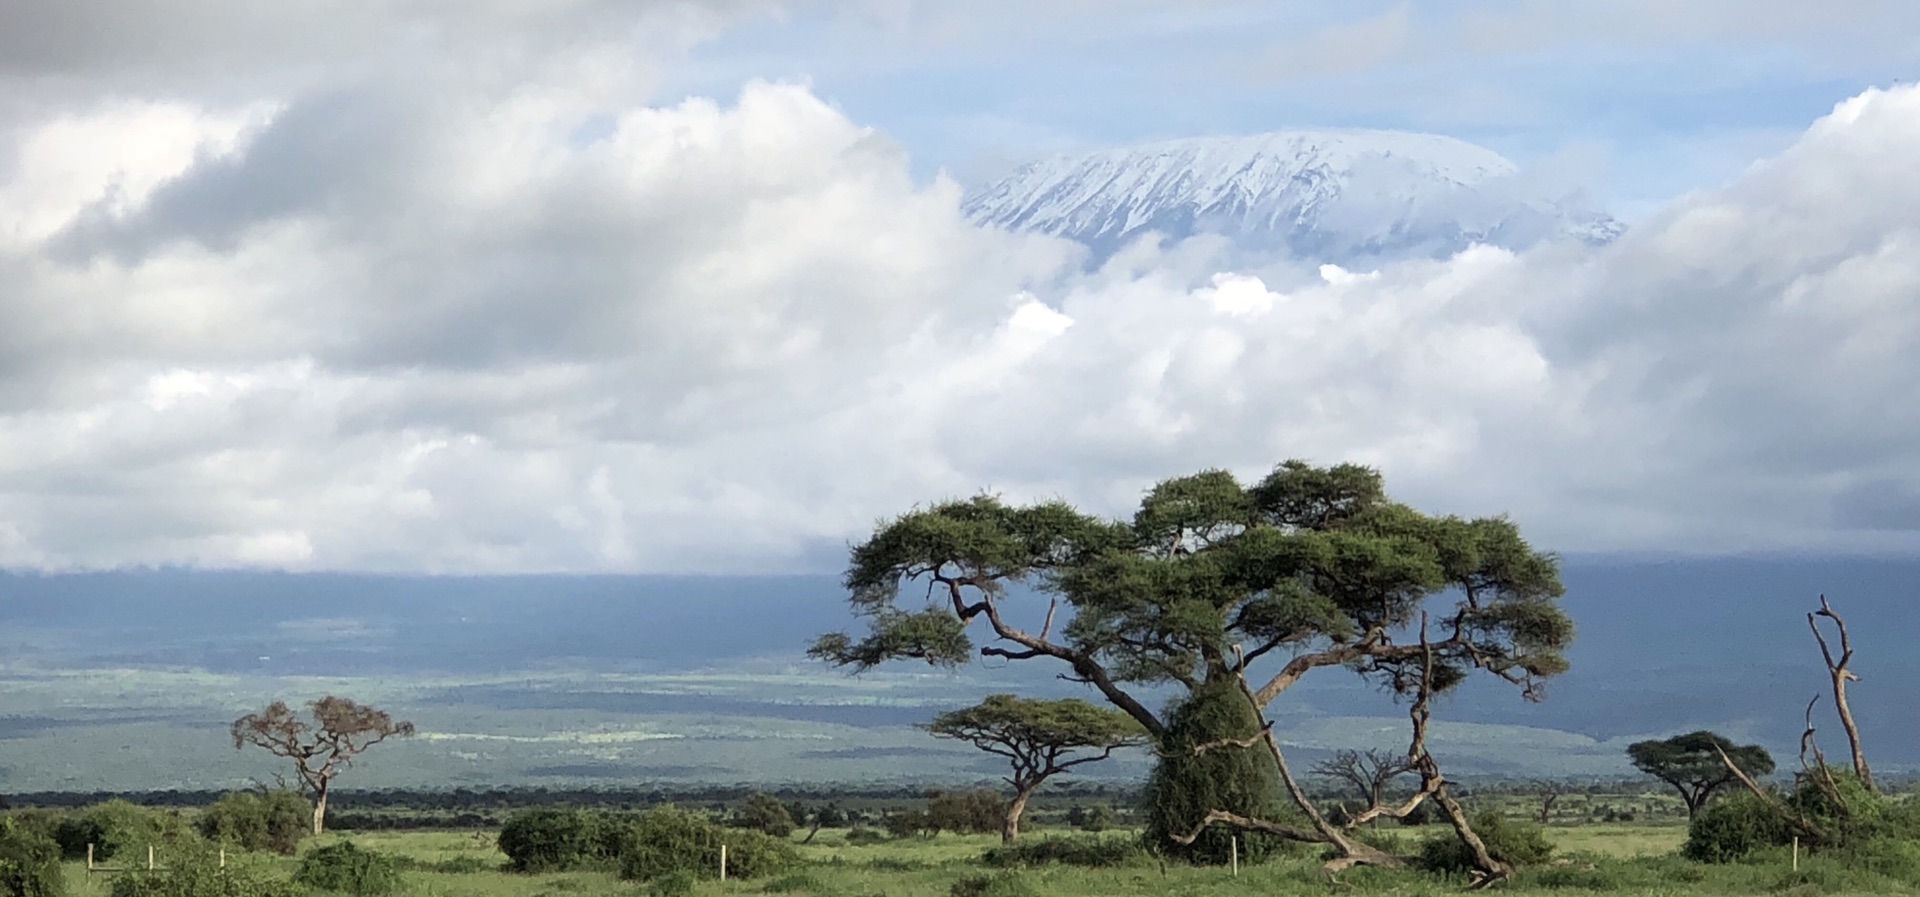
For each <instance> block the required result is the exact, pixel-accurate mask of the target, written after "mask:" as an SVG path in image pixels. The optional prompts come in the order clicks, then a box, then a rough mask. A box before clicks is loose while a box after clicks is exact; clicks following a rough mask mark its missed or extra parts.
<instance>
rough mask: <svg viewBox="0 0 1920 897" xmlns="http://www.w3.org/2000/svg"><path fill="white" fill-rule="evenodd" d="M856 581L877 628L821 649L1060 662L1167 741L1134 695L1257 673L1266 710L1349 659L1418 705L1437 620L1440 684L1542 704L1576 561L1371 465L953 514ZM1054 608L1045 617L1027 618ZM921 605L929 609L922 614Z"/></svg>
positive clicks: (922, 515)
mask: <svg viewBox="0 0 1920 897" xmlns="http://www.w3.org/2000/svg"><path fill="white" fill-rule="evenodd" d="M845 582H846V586H847V588H848V591H849V593H850V601H851V604H852V606H853V611H854V614H855V615H856V616H858V617H861V618H864V619H865V621H866V622H867V624H868V625H867V631H866V632H865V633H864V634H861V635H858V636H855V635H852V634H848V633H832V634H828V635H826V636H822V637H821V638H820V639H819V640H818V641H816V642H815V643H814V645H813V647H812V650H811V652H810V653H812V654H813V655H814V656H815V657H818V658H821V659H824V660H827V661H829V662H832V663H835V664H841V665H846V666H850V667H853V668H854V669H856V670H864V669H868V668H871V667H873V666H877V665H879V664H881V663H885V662H887V661H890V660H896V659H920V660H924V661H926V662H928V663H932V664H935V665H947V666H951V665H958V664H962V663H965V662H967V661H969V660H970V659H971V658H972V657H974V656H986V657H1000V658H1006V659H1009V660H1027V659H1033V658H1041V657H1046V658H1052V659H1054V660H1055V661H1058V662H1061V663H1064V664H1065V665H1067V666H1068V668H1069V672H1068V673H1066V674H1064V675H1065V676H1066V677H1067V678H1070V679H1073V680H1077V681H1081V682H1084V683H1086V684H1089V685H1091V686H1093V687H1094V688H1095V689H1097V690H1099V691H1100V692H1101V694H1102V695H1103V696H1104V697H1105V698H1106V699H1107V700H1108V701H1110V702H1111V703H1112V704H1113V705H1114V706H1115V707H1117V708H1119V709H1120V710H1122V711H1125V712H1126V713H1127V714H1128V715H1130V716H1132V717H1133V718H1134V719H1135V720H1136V721H1138V722H1139V723H1140V724H1141V726H1142V727H1143V728H1145V729H1146V730H1147V731H1148V732H1149V733H1150V734H1151V735H1152V736H1153V737H1154V738H1156V739H1158V738H1160V737H1161V736H1163V735H1164V734H1165V731H1166V727H1165V725H1164V723H1163V721H1162V720H1161V719H1160V718H1159V716H1158V715H1157V714H1156V713H1154V712H1153V711H1152V710H1150V709H1149V708H1148V707H1147V706H1146V705H1145V704H1143V703H1142V702H1141V701H1139V700H1138V699H1136V698H1135V697H1134V696H1133V694H1132V693H1131V692H1130V691H1129V690H1128V689H1129V687H1131V686H1134V685H1138V684H1162V683H1179V684H1180V685H1182V686H1185V687H1186V688H1188V689H1189V690H1191V689H1193V688H1196V687H1198V686H1199V685H1200V684H1202V683H1204V682H1206V681H1211V680H1215V679H1218V678H1221V677H1223V676H1227V675H1233V674H1239V673H1251V670H1252V669H1253V668H1255V667H1256V666H1257V667H1259V668H1260V669H1261V670H1262V672H1260V673H1259V674H1258V676H1257V677H1256V678H1252V680H1251V681H1254V682H1257V683H1260V684H1259V685H1258V686H1257V687H1256V689H1255V695H1256V701H1257V702H1258V704H1259V705H1260V706H1263V707H1264V706H1265V705H1266V704H1267V703H1269V702H1271V701H1272V700H1273V699H1274V698H1276V697H1278V696H1279V695H1280V694H1281V693H1283V692H1285V691H1286V690H1287V689H1288V688H1289V687H1291V686H1292V685H1293V684H1294V683H1295V682H1297V681H1298V680H1299V679H1300V678H1301V677H1302V676H1304V675H1305V674H1306V673H1308V672H1310V671H1312V670H1314V669H1318V668H1321V667H1330V666H1345V667H1348V668H1350V669H1352V670H1354V671H1356V672H1358V673H1360V674H1361V675H1364V676H1367V677H1369V678H1372V679H1374V680H1376V681H1377V682H1379V683H1380V684H1382V685H1384V686H1386V687H1387V688H1389V689H1391V690H1395V691H1397V692H1400V693H1402V694H1407V693H1410V692H1411V691H1412V690H1413V689H1414V688H1415V686H1416V683H1417V681H1418V679H1419V678H1420V676H1421V675H1422V674H1423V664H1424V663H1425V660H1426V653H1425V649H1423V648H1422V647H1421V645H1419V644H1418V643H1417V641H1416V638H1415V637H1412V636H1410V634H1409V633H1410V632H1411V630H1412V628H1413V627H1414V626H1415V625H1416V624H1417V623H1418V622H1419V620H1420V617H1421V614H1422V613H1423V612H1426V613H1428V614H1429V616H1430V618H1431V620H1432V623H1433V627H1434V630H1435V631H1436V633H1437V637H1436V638H1435V639H1434V640H1433V641H1432V642H1431V648H1432V651H1433V661H1434V664H1433V666H1434V672H1433V684H1434V687H1435V689H1436V690H1441V691H1444V690H1445V689H1447V688H1450V687H1452V686H1453V685H1456V684H1458V683H1459V682H1460V681H1462V680H1463V679H1464V678H1465V677H1466V675H1467V673H1468V672H1469V671H1470V670H1472V669H1475V668H1478V669H1483V670H1486V671H1488V672H1490V673H1492V674H1494V675H1497V676H1499V677H1501V678H1503V679H1505V680H1507V681H1509V682H1512V683H1514V684H1516V685H1518V686H1519V687H1520V688H1521V689H1522V693H1523V694H1524V695H1525V696H1526V697H1527V698H1529V699H1537V698H1538V697H1539V696H1540V694H1541V686H1542V682H1543V680H1545V679H1547V678H1549V677H1551V676H1553V675H1555V674H1558V673H1560V672H1562V671H1564V670H1565V669H1566V668H1567V662H1566V659H1565V656H1564V654H1563V651H1564V649H1565V647H1566V646H1567V645H1568V644H1569V643H1570V642H1571V640H1572V637H1573V625H1572V622H1571V621H1570V620H1569V619H1568V618H1567V616H1566V614H1565V613H1564V612H1563V611H1562V610H1561V609H1560V607H1559V605H1558V603H1557V599H1558V598H1559V596H1560V595H1561V594H1562V591H1563V589H1562V587H1561V584H1560V580H1559V573H1558V564H1557V562H1556V560H1555V559H1554V558H1553V557H1552V556H1551V555H1548V554H1544V553H1541V552H1537V551H1534V550H1533V549H1532V548H1531V547H1530V546H1529V545H1528V544H1527V543H1526V541H1525V540H1524V539H1522V538H1521V536H1520V532H1519V529H1518V528H1517V527H1516V526H1514V525H1513V524H1512V523H1511V522H1509V521H1508V520H1506V519H1504V518H1498V517H1495V518H1478V519H1471V520H1469V519H1462V518H1458V517H1436V516H1430V515H1426V514H1422V513H1420V512H1418V511H1415V510H1413V509H1412V508H1409V507H1407V506H1405V505H1402V504H1399V503H1396V502H1393V501H1391V500H1389V499H1388V498H1387V497H1386V495H1385V492H1384V488H1383V485H1382V481H1381V477H1380V475H1379V473H1378V472H1377V471H1374V470H1372V469H1370V468H1366V467H1361V466H1358V465H1351V464H1343V465H1337V466H1334V467H1328V468H1318V467H1313V466H1311V465H1308V464H1306V463H1305V462H1301V461H1289V462H1286V463H1284V464H1281V465H1280V466H1278V467H1276V468H1275V469H1274V470H1273V472H1272V473H1270V474H1269V475H1268V476H1266V477H1265V478H1264V479H1262V480H1260V481H1259V482H1257V483H1254V484H1252V485H1244V484H1242V483H1240V482H1239V481H1238V480H1236V479H1235V478H1234V476H1233V475H1232V474H1230V473H1228V472H1226V471H1221V470H1207V471H1202V472H1200V473H1197V474H1194V475H1191V476H1185V477H1178V478H1174V479H1170V480H1166V481H1164V482H1161V483H1159V484H1158V485H1156V486H1154V487H1153V488H1152V489H1151V490H1149V491H1148V492H1147V494H1146V496H1145V497H1144V498H1143V499H1142V501H1141V503H1140V506H1139V508H1138V510H1137V511H1136V512H1135V513H1134V515H1133V518H1132V519H1131V520H1108V519H1102V518H1099V517H1096V516H1093V515H1088V514H1084V513H1082V512H1080V511H1078V510H1076V509H1075V508H1073V507H1071V506H1069V505H1067V504H1065V503H1063V502H1058V501H1053V502H1042V503H1038V504H1032V505H1009V504H1007V503H1005V502H1003V501H1001V500H1000V499H999V498H997V497H993V496H985V495H983V496H977V497H975V498H971V499H967V500H963V501H949V502H943V503H940V504H936V505H933V506H931V507H927V508H922V509H916V510H913V511H910V512H908V513H906V514H904V515H902V516H900V517H898V518H895V519H893V520H890V521H886V522H884V523H883V524H882V525H881V526H880V527H878V529H877V530H876V531H875V532H874V534H873V536H872V537H871V538H869V539H868V540H867V541H866V542H864V543H861V544H859V545H857V546H855V547H854V549H853V552H852V559H851V563H850V565H849V567H848V570H847V574H846V580H845ZM1015 587H1019V588H1018V589H1016V588H1015ZM1035 594H1037V596H1038V597H1039V598H1040V599H1041V600H1043V601H1050V602H1051V604H1049V605H1047V609H1046V610H1044V611H1042V610H1040V609H1039V608H1038V607H1037V606H1033V607H1032V609H1030V610H1027V611H1025V612H1021V609H1020V608H1018V607H1015V606H1014V605H1015V604H1016V603H1017V602H1019V601H1023V600H1025V599H1026V598H1027V597H1028V596H1029V595H1035ZM916 595H924V596H925V598H926V602H925V604H924V605H923V606H921V607H918V608H912V607H907V606H903V605H904V604H906V603H907V601H909V600H911V597H912V596H916ZM1443 596H1444V599H1443ZM1443 600H1444V601H1445V602H1446V603H1445V604H1444V606H1437V605H1441V604H1442V603H1443ZM1043 613H1044V617H1042V614H1043ZM1016 621H1017V622H1016ZM976 636H978V637H981V638H983V639H984V640H985V643H984V644H981V645H979V646H977V647H976V645H975V642H974V639H975V638H976ZM1236 648H1237V649H1238V651H1237V652H1236V650H1235V649H1236Z"/></svg>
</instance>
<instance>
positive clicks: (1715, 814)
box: [1680, 792, 1793, 863]
mask: <svg viewBox="0 0 1920 897" xmlns="http://www.w3.org/2000/svg"><path fill="white" fill-rule="evenodd" d="M1791 840H1793V826H1792V824H1791V823H1790V822H1788V821H1787V818H1786V817H1785V816H1782V815H1781V814H1780V811H1778V810H1776V809H1774V808H1773V807H1772V806H1769V805H1768V804H1767V802H1766V801H1764V800H1761V799H1760V798H1759V797H1757V796H1755V795H1753V794H1750V793H1746V792H1742V793H1740V794H1735V795H1731V796H1729V797H1727V798H1725V799H1723V800H1721V801H1720V802H1719V803H1716V804H1714V805H1713V806H1710V807H1708V808H1706V809H1705V810H1703V811H1701V812H1700V813H1698V814H1696V815H1695V816H1694V817H1693V821H1692V822H1690V823H1688V825H1687V843H1686V846H1685V847H1682V848H1681V849H1680V852H1681V854H1682V855H1683V856H1685V857H1686V858H1687V859H1690V860H1694V861H1696V862H1702V863H1730V862H1733V861H1734V860H1737V859H1740V858H1741V857H1744V856H1746V855H1747V854H1749V853H1752V852H1753V851H1754V850H1755V849H1758V848H1760V847H1764V846H1769V845H1776V844H1786V843H1788V842H1789V841H1791Z"/></svg>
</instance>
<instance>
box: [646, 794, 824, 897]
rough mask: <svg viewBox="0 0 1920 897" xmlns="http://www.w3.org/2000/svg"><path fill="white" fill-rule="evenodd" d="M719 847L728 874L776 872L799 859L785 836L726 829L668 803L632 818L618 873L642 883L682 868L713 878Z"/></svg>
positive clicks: (752, 875) (717, 868)
mask: <svg viewBox="0 0 1920 897" xmlns="http://www.w3.org/2000/svg"><path fill="white" fill-rule="evenodd" d="M721 845H726V848H727V877H728V878H758V877H760V876H763V875H778V874H780V873H782V872H785V871H787V870H789V869H791V868H793V867H794V866H796V865H799V862H800V854H799V852H798V851H797V850H795V849H794V847H793V845H792V844H791V843H789V842H787V841H786V840H784V839H780V838H775V837H773V836H771V835H767V834H765V833H762V832H756V831H752V830H750V829H729V828H725V827H723V826H721V825H719V824H718V823H716V822H714V821H713V820H711V819H709V818H707V817H706V816H703V815H701V814H698V813H690V812H686V811H683V810H679V809H676V808H674V807H672V806H670V805H669V806H663V807H655V808H653V809H651V810H648V811H646V812H645V813H641V814H640V815H638V816H636V817H634V818H633V823H632V826H631V827H630V828H628V829H627V831H626V832H625V833H624V837H623V840H622V841H621V845H620V877H621V878H624V879H627V880H629V881H643V882H644V881H652V880H654V879H657V878H661V877H664V876H669V875H673V874H674V873H677V872H686V873H689V874H692V875H694V876H697V877H699V878H710V877H711V878H717V877H719V871H720V847H721Z"/></svg>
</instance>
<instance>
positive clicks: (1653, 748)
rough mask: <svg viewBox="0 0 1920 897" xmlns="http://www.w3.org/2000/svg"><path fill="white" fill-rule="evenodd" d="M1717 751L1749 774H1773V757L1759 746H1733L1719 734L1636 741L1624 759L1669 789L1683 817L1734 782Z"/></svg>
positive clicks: (1698, 812)
mask: <svg viewBox="0 0 1920 897" xmlns="http://www.w3.org/2000/svg"><path fill="white" fill-rule="evenodd" d="M1721 752H1725V753H1726V756H1727V757H1728V758H1730V759H1732V760H1733V762H1734V763H1737V764H1739V766H1740V768H1741V769H1743V770H1745V771H1746V772H1748V773H1749V774H1752V775H1757V776H1764V775H1767V774H1769V773H1772V772H1773V755H1771V754H1769V753H1767V749H1766V748H1763V747H1760V746H1759V745H1755V744H1749V745H1736V744H1734V743H1733V742H1732V741H1731V740H1729V739H1728V738H1726V737H1725V736H1723V735H1716V734H1714V733H1712V732H1708V731H1705V730H1701V731H1699V732H1688V733H1687V734H1685V735H1675V736H1674V737H1672V738H1666V739H1660V740H1652V741H1636V742H1634V743H1633V744H1630V745H1627V756H1628V757H1630V758H1632V759H1633V765H1634V766H1635V767H1637V768H1639V770H1640V771H1641V772H1644V773H1646V774H1647V775H1650V776H1653V777H1654V778H1656V779H1659V780H1660V781H1662V782H1666V783H1667V784H1669V785H1672V786H1673V790H1675V791H1677V792H1679V794H1680V800H1682V801H1684V802H1685V803H1686V805H1687V818H1688V819H1692V818H1694V817H1695V816H1698V815H1699V814H1700V808H1702V807H1704V806H1706V805H1707V801H1708V800H1709V799H1711V798H1712V797H1713V795H1714V792H1716V791H1719V790H1720V789H1721V788H1724V787H1726V786H1727V785H1729V784H1732V783H1733V782H1735V781H1737V779H1736V777H1735V776H1734V772H1733V770H1731V769H1728V768H1727V765H1726V762H1725V761H1724V760H1722V759H1721V757H1720V755H1721Z"/></svg>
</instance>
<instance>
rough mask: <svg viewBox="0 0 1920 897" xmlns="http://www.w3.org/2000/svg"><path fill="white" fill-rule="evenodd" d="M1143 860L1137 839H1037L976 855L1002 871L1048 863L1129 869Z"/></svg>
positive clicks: (1120, 837) (1123, 837) (1122, 837)
mask: <svg viewBox="0 0 1920 897" xmlns="http://www.w3.org/2000/svg"><path fill="white" fill-rule="evenodd" d="M1145 858H1146V851H1145V849H1143V848H1142V847H1141V846H1140V841H1139V839H1137V838H1132V837H1128V836H1125V835H1121V836H1116V837H1111V838H1039V839H1034V840H1027V841H1017V842H1015V843H1013V844H1008V845H1005V846H1001V847H991V848H988V849H987V851H986V852H985V853H983V854H981V855H980V860H981V862H983V863H986V864H987V865H989V866H994V867H997V868H1002V869H1005V868H1012V867H1022V866H1041V865H1045V864H1048V863H1058V864H1060V865H1063V866H1084V867H1088V868H1095V869H1099V868H1110V867H1114V866H1127V865H1132V864H1133V863H1137V862H1141V861H1142V860H1144V859H1145Z"/></svg>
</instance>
